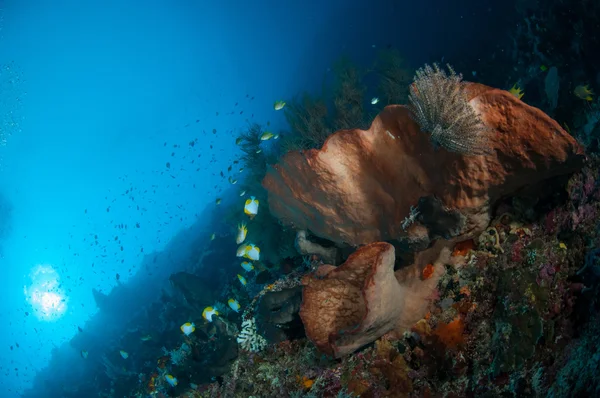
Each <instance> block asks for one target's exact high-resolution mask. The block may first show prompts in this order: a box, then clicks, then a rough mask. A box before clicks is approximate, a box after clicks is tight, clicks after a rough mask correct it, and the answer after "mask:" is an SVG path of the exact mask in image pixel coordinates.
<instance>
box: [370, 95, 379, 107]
mask: <svg viewBox="0 0 600 398" xmlns="http://www.w3.org/2000/svg"><path fill="white" fill-rule="evenodd" d="M378 102H379V98H378V97H373V98H371V105H376V104H377V103H378Z"/></svg>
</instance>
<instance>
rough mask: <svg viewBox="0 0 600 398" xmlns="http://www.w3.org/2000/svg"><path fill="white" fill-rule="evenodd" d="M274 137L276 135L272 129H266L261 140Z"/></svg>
mask: <svg viewBox="0 0 600 398" xmlns="http://www.w3.org/2000/svg"><path fill="white" fill-rule="evenodd" d="M273 137H275V136H274V135H273V133H271V132H270V131H265V132H264V133H262V134H261V136H260V140H261V141H267V140H270V139H271V138H273Z"/></svg>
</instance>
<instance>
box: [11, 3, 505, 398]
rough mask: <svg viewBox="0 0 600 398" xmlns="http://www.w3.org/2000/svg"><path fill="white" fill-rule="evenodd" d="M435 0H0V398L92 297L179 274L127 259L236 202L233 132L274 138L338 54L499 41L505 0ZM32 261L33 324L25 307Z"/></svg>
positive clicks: (365, 56) (447, 50) (17, 389)
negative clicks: (231, 170) (220, 205)
mask: <svg viewBox="0 0 600 398" xmlns="http://www.w3.org/2000/svg"><path fill="white" fill-rule="evenodd" d="M447 3H448V2H446V1H441V0H436V1H427V2H409V1H401V0H397V1H392V0H377V1H375V0H373V1H368V2H367V1H362V2H361V1H349V0H327V1H323V0H303V1H296V0H290V1H271V0H261V1H253V2H250V1H238V0H231V1H200V0H195V1H183V0H169V1H167V0H162V1H160V0H150V1H144V2H142V1H139V0H138V1H132V0H119V1H114V0H107V1H91V0H71V1H68V0H53V1H44V0H30V1H18V0H6V1H1V2H0V8H1V11H0V16H1V19H0V21H1V22H0V23H1V26H0V27H1V30H0V36H1V37H0V65H1V66H2V68H3V69H2V75H0V76H1V78H2V85H1V87H2V92H0V105H1V109H0V117H1V119H0V120H1V123H2V124H1V126H2V131H3V134H4V135H6V140H7V142H6V144H5V145H4V146H3V147H0V158H1V163H0V168H1V171H0V213H2V214H0V220H2V224H1V225H0V230H2V231H6V232H5V233H4V232H3V233H2V234H0V248H1V254H2V257H1V258H0V272H1V276H2V284H1V289H0V317H1V320H2V329H1V330H0V338H1V343H0V366H1V373H0V375H1V376H2V377H0V397H3V398H4V397H6V398H9V397H16V396H19V394H20V393H22V392H23V391H25V390H26V389H29V388H31V387H32V386H34V384H33V383H34V381H35V380H36V379H35V376H36V374H37V373H38V372H39V371H40V370H41V369H44V368H45V366H46V365H47V364H48V361H49V360H50V357H51V353H52V350H53V349H55V348H56V347H61V345H63V344H64V343H66V342H68V341H70V340H71V338H73V336H74V335H76V334H77V333H78V327H84V325H85V323H86V321H87V320H88V319H89V318H90V317H91V316H93V315H94V314H95V313H96V312H97V311H98V309H97V306H96V303H95V301H94V298H93V295H92V289H96V290H98V291H100V292H103V293H109V292H110V291H111V290H112V289H113V288H114V287H115V286H117V285H118V284H124V285H127V284H128V282H129V281H131V280H132V278H136V284H135V286H136V288H137V289H141V290H144V289H147V288H148V287H147V286H152V285H144V283H143V281H144V278H150V279H152V278H154V279H156V278H157V275H158V276H159V277H160V278H162V279H166V278H168V275H169V273H171V272H173V271H175V270H177V265H176V263H173V264H171V265H170V266H169V267H170V268H169V269H165V268H164V266H163V268H162V269H148V268H147V267H141V264H142V262H143V261H144V256H145V255H147V254H149V253H153V252H157V251H160V250H162V249H164V248H165V246H166V245H167V244H168V243H169V242H170V240H171V239H172V238H173V237H174V236H175V235H176V234H177V233H179V232H181V231H183V230H185V229H186V228H189V227H190V226H192V225H193V224H194V223H196V222H197V221H198V218H200V220H199V221H198V225H201V226H202V225H203V217H204V218H206V219H207V220H208V214H209V212H208V210H207V209H212V206H213V204H214V201H215V198H216V197H223V198H225V199H224V200H227V198H228V196H229V197H231V196H232V195H235V194H234V193H233V192H232V189H231V186H230V185H229V183H228V182H227V180H226V179H222V178H221V177H220V176H219V172H220V171H221V170H224V169H226V168H227V167H228V165H229V164H231V162H232V161H233V160H234V159H236V157H237V156H238V155H239V153H238V151H237V147H236V145H235V142H234V141H235V137H236V133H237V132H238V131H239V130H240V129H243V128H245V127H246V126H247V125H248V122H258V123H262V124H264V123H266V122H270V123H271V125H272V126H273V128H274V129H275V130H277V129H279V128H284V127H285V119H284V117H283V115H282V113H281V112H280V113H277V112H275V111H273V103H274V101H276V100H278V99H288V98H292V97H294V96H296V95H299V94H301V93H302V92H304V91H309V92H315V91H318V90H320V87H321V84H322V82H323V79H324V78H327V76H328V74H329V73H330V68H331V67H332V64H333V63H334V62H335V60H337V59H338V58H339V57H340V56H341V55H343V54H346V55H349V56H351V57H352V58H353V59H355V60H356V62H358V63H361V62H364V63H368V62H371V61H372V59H373V57H374V54H375V52H376V51H378V50H379V49H380V48H386V47H387V46H392V47H395V48H398V49H399V50H400V51H401V53H402V54H405V55H406V58H407V60H408V61H409V62H410V63H411V64H413V65H414V66H419V65H421V64H423V63H425V62H431V61H434V60H440V59H442V58H444V59H445V60H446V61H450V60H462V58H465V57H470V60H471V61H473V65H476V60H477V52H478V51H489V50H490V38H492V37H494V35H495V34H496V33H497V32H498V31H500V30H510V18H505V16H506V15H507V14H509V11H507V10H510V8H511V4H506V5H503V9H501V10H499V9H496V8H495V7H496V6H495V5H492V3H497V2H492V1H478V2H473V3H471V2H467V1H459V2H454V3H455V4H454V5H452V6H450V5H448V4H447ZM507 21H508V22H507ZM213 129H215V130H216V133H213ZM194 140H197V142H196V144H195V145H194V146H193V147H192V146H190V145H189V143H190V142H191V141H194ZM192 160H194V163H191V161H192ZM167 162H168V163H170V167H169V168H167V167H166V163H167ZM3 204H4V205H3ZM207 223H208V221H207ZM125 226H126V228H125ZM215 228H217V229H218V227H215V226H212V225H204V226H203V227H202V228H200V229H201V230H202V231H203V232H204V233H208V232H209V231H212V230H214V229H215ZM40 265H41V266H43V267H44V268H42V270H46V271H48V272H50V273H48V272H47V273H46V274H45V277H46V278H48V279H47V280H46V279H45V280H44V281H45V282H46V283H50V284H53V285H52V286H53V289H54V290H53V291H54V292H55V293H56V295H57V297H55V296H53V297H49V298H48V297H46V298H45V299H43V300H45V302H46V304H47V305H50V306H53V308H52V309H51V310H49V311H47V313H44V311H43V310H42V309H40V307H39V306H36V304H32V302H33V301H34V299H33V298H32V297H31V294H32V293H31V292H32V289H34V288H35V286H33V287H32V286H31V285H32V284H35V283H38V284H39V283H43V282H44V281H42V282H40V278H39V275H38V277H34V279H35V280H32V272H34V271H35V270H36V269H37V270H40V268H36V267H38V266H40ZM49 270H54V271H49ZM117 274H118V275H119V276H118V278H117ZM154 279H153V280H154ZM145 286H146V287H145ZM144 293H148V292H144ZM151 293H153V292H151ZM53 300H55V301H53ZM63 300H64V301H63ZM38 301H39V300H38ZM96 332H97V333H99V334H101V332H102V331H101V330H96ZM17 344H18V347H17ZM72 355H73V358H78V357H79V353H78V351H75V350H73V353H72ZM65 366H68V364H66V365H65ZM52 372H56V377H57V378H63V377H64V376H65V372H69V370H68V368H65V369H53V370H51V371H50V374H52ZM35 387H36V388H38V390H37V391H38V394H40V391H41V390H39V389H40V388H42V389H43V383H42V384H40V383H39V380H38V381H37V382H36V384H35Z"/></svg>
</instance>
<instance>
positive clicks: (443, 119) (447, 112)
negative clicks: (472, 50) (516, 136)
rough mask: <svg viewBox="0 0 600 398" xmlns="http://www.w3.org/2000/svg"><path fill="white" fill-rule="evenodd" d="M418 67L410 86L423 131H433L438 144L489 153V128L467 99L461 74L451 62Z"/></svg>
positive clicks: (412, 104)
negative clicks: (442, 66)
mask: <svg viewBox="0 0 600 398" xmlns="http://www.w3.org/2000/svg"><path fill="white" fill-rule="evenodd" d="M448 70H449V73H446V72H445V71H444V70H442V69H440V68H439V67H438V66H437V65H436V64H433V67H431V66H429V65H425V67H423V68H421V69H419V70H417V72H416V76H415V78H414V83H413V84H412V85H411V87H410V94H409V97H408V98H409V102H410V109H411V111H412V113H413V115H414V118H415V120H416V122H417V123H418V124H419V126H420V127H421V130H423V131H425V132H428V133H430V134H431V140H432V142H433V144H434V145H435V146H436V147H440V146H441V147H443V148H445V149H447V150H448V151H452V152H456V153H460V154H462V155H483V154H485V153H487V152H488V138H489V135H488V134H489V129H488V128H487V127H486V126H485V125H484V124H483V121H482V120H481V118H480V117H479V116H478V115H477V112H475V109H473V107H472V106H471V105H470V104H469V102H468V101H467V97H466V94H465V90H464V86H463V83H462V75H457V74H456V72H454V70H453V69H452V67H451V66H450V65H448Z"/></svg>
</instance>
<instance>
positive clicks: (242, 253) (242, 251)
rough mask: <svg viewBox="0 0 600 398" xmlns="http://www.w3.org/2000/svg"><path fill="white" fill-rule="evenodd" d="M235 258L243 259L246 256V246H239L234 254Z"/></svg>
mask: <svg viewBox="0 0 600 398" xmlns="http://www.w3.org/2000/svg"><path fill="white" fill-rule="evenodd" d="M235 255H236V256H237V257H244V256H245V255H246V245H240V246H238V248H237V251H236V252H235Z"/></svg>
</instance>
